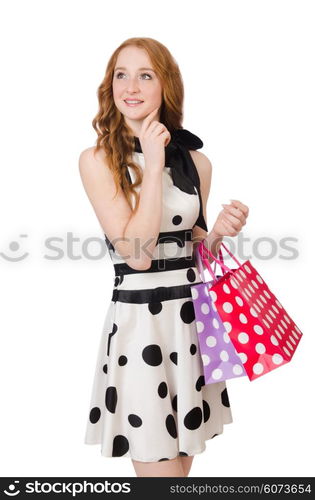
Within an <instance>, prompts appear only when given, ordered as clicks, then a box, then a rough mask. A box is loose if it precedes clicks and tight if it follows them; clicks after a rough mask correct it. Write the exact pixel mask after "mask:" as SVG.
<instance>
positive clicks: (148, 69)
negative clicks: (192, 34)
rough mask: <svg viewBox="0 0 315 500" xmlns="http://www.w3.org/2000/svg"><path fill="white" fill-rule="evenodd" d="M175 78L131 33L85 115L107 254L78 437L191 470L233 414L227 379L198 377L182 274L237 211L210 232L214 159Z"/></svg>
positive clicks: (178, 470) (155, 49)
mask: <svg viewBox="0 0 315 500" xmlns="http://www.w3.org/2000/svg"><path fill="white" fill-rule="evenodd" d="M183 97H184V91H183V84H182V78H181V74H180V71H179V68H178V66H177V64H176V62H175V60H174V58H173V57H172V56H171V54H170V52H169V51H168V49H167V48H166V47H165V46H164V45H162V44H161V43H159V42H158V41H156V40H153V39H151V38H131V39H128V40H126V41H125V42H124V43H122V44H121V45H120V46H119V47H118V48H117V49H116V50H115V52H114V53H113V55H112V56H111V58H110V60H109V62H108V65H107V69H106V74H105V77H104V79H103V81H102V83H101V85H100V86H99V89H98V99H99V111H98V113H97V115H96V117H95V118H94V120H93V127H94V129H95V130H96V132H97V135H98V138H97V144H96V146H95V147H90V148H87V149H85V150H84V151H82V153H81V155H80V158H79V168H80V175H81V178H82V182H83V185H84V188H85V191H86V193H87V196H88V198H89V200H90V202H91V204H92V206H93V209H94V211H95V214H96V216H97V218H98V221H99V223H100V225H101V227H102V230H103V232H104V235H105V241H106V243H107V246H108V250H109V253H110V256H111V259H112V261H113V265H114V272H115V278H114V282H113V294H112V299H111V302H110V304H109V307H108V310H107V314H106V318H105V323H104V327H103V331H102V336H101V341H100V346H99V353H98V358H97V363H96V371H95V376H94V384H93V390H92V396H91V403H90V408H89V418H88V422H87V427H86V436H85V443H86V444H101V453H102V455H103V456H106V457H129V458H131V460H132V463H133V466H134V468H135V471H136V474H137V475H138V476H142V477H144V476H151V477H152V476H177V477H184V476H188V473H189V470H190V467H191V464H192V460H193V457H194V455H195V454H196V453H201V452H203V451H204V450H205V449H206V443H205V441H206V440H209V439H211V438H213V437H214V436H218V435H219V434H222V432H223V426H224V424H228V423H231V422H232V413H231V408H230V403H229V397H228V392H227V388H226V385H225V382H218V383H215V384H209V385H205V383H204V382H205V381H204V376H203V368H202V360H201V356H200V351H199V348H198V339H197V331H196V324H195V317H194V309H193V303H192V297H191V290H190V286H191V284H195V283H200V282H201V279H200V276H199V274H198V270H197V267H196V265H195V264H196V263H195V260H194V250H195V247H196V245H197V244H198V243H199V242H200V241H201V240H205V244H206V246H207V247H208V248H210V249H211V251H212V253H214V254H217V249H218V245H217V244H218V243H220V242H221V241H222V238H223V237H224V236H235V235H237V234H238V232H239V231H240V230H241V228H242V227H243V225H244V224H245V223H246V217H247V215H248V207H247V206H246V205H244V204H243V203H241V202H240V201H234V200H233V201H232V203H231V204H230V205H226V206H225V207H224V209H223V210H222V211H221V212H220V213H219V215H218V217H217V220H216V222H215V224H214V226H213V229H212V230H211V231H210V233H208V229H207V223H206V204H207V199H208V195H209V190H210V183H211V171H212V166H211V163H210V161H209V159H208V158H207V157H206V156H205V155H204V154H203V153H201V152H199V151H197V149H200V148H201V147H202V146H203V143H202V141H201V139H199V137H197V136H196V135H194V134H193V133H191V132H189V131H188V130H186V129H184V128H183V127H182V117H183Z"/></svg>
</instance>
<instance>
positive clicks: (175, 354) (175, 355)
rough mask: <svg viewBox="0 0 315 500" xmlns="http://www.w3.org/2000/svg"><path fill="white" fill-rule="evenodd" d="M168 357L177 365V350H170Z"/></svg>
mask: <svg viewBox="0 0 315 500" xmlns="http://www.w3.org/2000/svg"><path fill="white" fill-rule="evenodd" d="M170 359H171V361H173V363H174V364H175V365H177V352H171V354H170Z"/></svg>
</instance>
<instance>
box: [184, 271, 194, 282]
mask: <svg viewBox="0 0 315 500" xmlns="http://www.w3.org/2000/svg"><path fill="white" fill-rule="evenodd" d="M186 274H187V279H188V281H190V283H192V282H193V281H195V280H196V273H195V271H194V270H193V269H191V268H189V269H188V271H187V273H186Z"/></svg>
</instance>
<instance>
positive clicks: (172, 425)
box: [165, 414, 177, 438]
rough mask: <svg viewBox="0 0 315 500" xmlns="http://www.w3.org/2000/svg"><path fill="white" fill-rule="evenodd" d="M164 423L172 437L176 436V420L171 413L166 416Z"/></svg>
mask: <svg viewBox="0 0 315 500" xmlns="http://www.w3.org/2000/svg"><path fill="white" fill-rule="evenodd" d="M165 425H166V429H167V431H168V433H169V434H170V435H171V436H172V437H173V438H177V430H176V422H175V418H174V417H173V415H171V414H169V415H167V417H166V420H165Z"/></svg>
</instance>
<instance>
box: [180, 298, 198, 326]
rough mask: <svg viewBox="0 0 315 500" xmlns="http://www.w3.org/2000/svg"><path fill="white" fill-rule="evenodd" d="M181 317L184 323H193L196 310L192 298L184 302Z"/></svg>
mask: <svg viewBox="0 0 315 500" xmlns="http://www.w3.org/2000/svg"><path fill="white" fill-rule="evenodd" d="M180 317H181V318H182V320H183V322H184V323H191V322H192V321H194V319H195V311H194V305H193V302H192V300H187V301H186V302H184V304H183V305H182V307H181V309H180Z"/></svg>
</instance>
